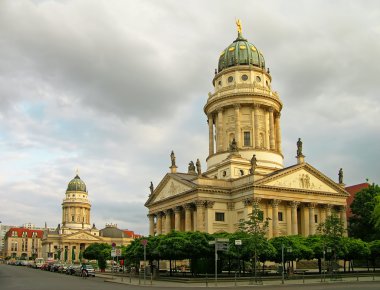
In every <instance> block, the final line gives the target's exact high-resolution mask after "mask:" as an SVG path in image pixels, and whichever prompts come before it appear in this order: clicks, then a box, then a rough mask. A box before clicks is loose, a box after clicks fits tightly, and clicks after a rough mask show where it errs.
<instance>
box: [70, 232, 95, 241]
mask: <svg viewBox="0 0 380 290" xmlns="http://www.w3.org/2000/svg"><path fill="white" fill-rule="evenodd" d="M65 239H66V240H81V241H100V239H99V238H98V237H96V236H93V235H91V234H89V233H85V232H77V233H74V234H71V235H69V236H67V237H66V238H65Z"/></svg>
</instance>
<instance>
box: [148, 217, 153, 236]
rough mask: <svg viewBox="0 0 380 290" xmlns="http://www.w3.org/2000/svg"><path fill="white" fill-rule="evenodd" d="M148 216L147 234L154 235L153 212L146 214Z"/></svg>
mask: <svg viewBox="0 0 380 290" xmlns="http://www.w3.org/2000/svg"><path fill="white" fill-rule="evenodd" d="M148 218H149V235H150V236H152V237H153V236H154V214H148Z"/></svg>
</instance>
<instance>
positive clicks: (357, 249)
mask: <svg viewBox="0 0 380 290" xmlns="http://www.w3.org/2000/svg"><path fill="white" fill-rule="evenodd" d="M340 248H341V249H342V254H343V255H342V256H341V257H342V258H343V259H344V272H346V262H347V261H348V271H349V272H350V270H352V271H354V262H353V260H354V259H363V258H368V256H369V255H370V248H369V245H368V244H367V243H366V242H363V241H362V240H360V239H354V238H347V237H343V238H342V239H341V244H340Z"/></svg>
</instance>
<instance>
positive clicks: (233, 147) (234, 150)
mask: <svg viewBox="0 0 380 290" xmlns="http://www.w3.org/2000/svg"><path fill="white" fill-rule="evenodd" d="M237 151H238V147H237V143H236V140H235V138H233V139H232V142H231V144H230V152H237Z"/></svg>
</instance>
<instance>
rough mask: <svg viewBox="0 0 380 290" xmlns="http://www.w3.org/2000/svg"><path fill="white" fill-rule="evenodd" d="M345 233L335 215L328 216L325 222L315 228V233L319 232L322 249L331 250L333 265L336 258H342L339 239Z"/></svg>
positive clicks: (341, 223)
mask: <svg viewBox="0 0 380 290" xmlns="http://www.w3.org/2000/svg"><path fill="white" fill-rule="evenodd" d="M345 231H346V230H345V228H344V225H343V222H342V221H341V220H340V218H339V217H338V215H337V214H336V213H333V214H332V215H330V216H328V217H327V218H326V220H325V222H323V223H320V224H319V225H318V228H317V232H319V234H321V235H322V238H323V249H324V250H325V249H327V248H331V249H332V256H333V260H334V262H335V263H336V259H337V257H338V256H343V252H342V249H341V248H340V247H339V245H340V244H341V239H342V237H343V234H344V233H345Z"/></svg>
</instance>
